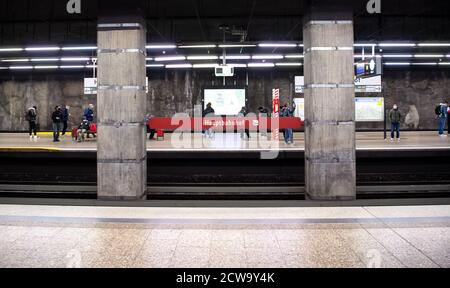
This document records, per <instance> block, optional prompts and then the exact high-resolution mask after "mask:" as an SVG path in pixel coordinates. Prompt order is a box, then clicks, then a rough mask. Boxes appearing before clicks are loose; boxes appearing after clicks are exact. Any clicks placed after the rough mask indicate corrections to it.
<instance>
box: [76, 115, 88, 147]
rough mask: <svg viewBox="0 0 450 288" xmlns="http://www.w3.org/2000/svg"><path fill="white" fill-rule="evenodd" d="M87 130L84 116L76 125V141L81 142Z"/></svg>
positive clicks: (86, 121)
mask: <svg viewBox="0 0 450 288" xmlns="http://www.w3.org/2000/svg"><path fill="white" fill-rule="evenodd" d="M88 131H89V121H88V120H87V119H86V118H84V119H83V122H81V124H80V125H79V126H78V130H77V141H78V142H82V141H84V139H85V138H86V136H87V134H88Z"/></svg>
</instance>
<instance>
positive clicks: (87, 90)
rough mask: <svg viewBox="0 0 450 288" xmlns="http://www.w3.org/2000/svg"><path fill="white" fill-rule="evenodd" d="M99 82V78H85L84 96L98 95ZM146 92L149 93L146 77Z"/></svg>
mask: <svg viewBox="0 0 450 288" xmlns="http://www.w3.org/2000/svg"><path fill="white" fill-rule="evenodd" d="M97 86H98V81H97V78H84V94H85V95H92V94H97ZM145 90H146V93H148V77H145Z"/></svg>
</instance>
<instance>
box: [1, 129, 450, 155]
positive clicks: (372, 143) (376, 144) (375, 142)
mask: <svg viewBox="0 0 450 288" xmlns="http://www.w3.org/2000/svg"><path fill="white" fill-rule="evenodd" d="M388 134H389V133H388ZM172 135H175V134H166V137H165V139H164V141H156V140H154V141H147V150H149V151H180V150H181V151H190V150H194V151H202V150H206V151H211V150H212V151H214V150H219V151H221V150H238V151H241V150H243V151H246V150H265V149H277V150H278V149H279V150H304V149H305V143H304V142H305V141H304V133H295V135H294V136H295V139H294V140H295V144H293V145H286V144H285V143H284V142H283V141H280V142H279V143H278V145H275V144H274V143H271V142H270V141H269V142H268V141H267V140H266V139H265V138H260V139H259V140H258V138H257V137H253V138H252V139H251V140H250V141H243V140H241V139H240V135H239V134H234V133H231V134H222V133H217V134H216V137H215V138H214V139H212V140H210V139H207V138H204V137H202V136H201V134H187V137H185V138H184V139H185V140H186V139H188V140H187V141H186V142H183V141H181V140H179V139H177V138H175V137H174V138H175V140H172ZM39 137H40V139H39V141H38V142H36V143H35V142H30V140H29V137H28V134H26V133H0V150H5V149H6V150H18V151H20V150H27V149H44V150H45V149H50V150H59V151H95V150H96V149H97V142H96V140H95V139H89V140H88V141H85V142H82V143H78V142H73V141H72V138H71V136H70V135H66V136H65V137H62V138H61V142H59V143H56V144H55V143H53V142H52V140H53V139H52V136H50V135H41V136H39ZM388 137H389V135H388ZM356 148H357V149H358V150H396V149H425V150H427V149H430V150H431V149H450V137H439V136H438V133H437V132H402V140H401V142H400V143H398V142H394V143H391V142H390V141H385V140H384V135H383V132H358V133H356Z"/></svg>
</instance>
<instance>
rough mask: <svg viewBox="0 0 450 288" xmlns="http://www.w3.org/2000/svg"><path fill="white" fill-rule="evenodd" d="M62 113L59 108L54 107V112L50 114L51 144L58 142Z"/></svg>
mask: <svg viewBox="0 0 450 288" xmlns="http://www.w3.org/2000/svg"><path fill="white" fill-rule="evenodd" d="M62 118H63V115H62V111H61V107H59V106H56V107H55V111H53V113H52V122H53V142H59V132H61V130H62Z"/></svg>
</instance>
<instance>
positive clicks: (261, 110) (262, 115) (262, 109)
mask: <svg viewBox="0 0 450 288" xmlns="http://www.w3.org/2000/svg"><path fill="white" fill-rule="evenodd" d="M258 112H259V118H260V119H261V120H262V121H266V122H267V118H268V117H269V110H267V108H265V107H262V106H260V107H259V108H258ZM266 127H267V126H266ZM261 137H266V138H267V131H262V132H261Z"/></svg>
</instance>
